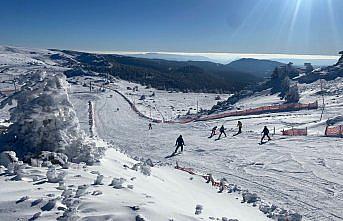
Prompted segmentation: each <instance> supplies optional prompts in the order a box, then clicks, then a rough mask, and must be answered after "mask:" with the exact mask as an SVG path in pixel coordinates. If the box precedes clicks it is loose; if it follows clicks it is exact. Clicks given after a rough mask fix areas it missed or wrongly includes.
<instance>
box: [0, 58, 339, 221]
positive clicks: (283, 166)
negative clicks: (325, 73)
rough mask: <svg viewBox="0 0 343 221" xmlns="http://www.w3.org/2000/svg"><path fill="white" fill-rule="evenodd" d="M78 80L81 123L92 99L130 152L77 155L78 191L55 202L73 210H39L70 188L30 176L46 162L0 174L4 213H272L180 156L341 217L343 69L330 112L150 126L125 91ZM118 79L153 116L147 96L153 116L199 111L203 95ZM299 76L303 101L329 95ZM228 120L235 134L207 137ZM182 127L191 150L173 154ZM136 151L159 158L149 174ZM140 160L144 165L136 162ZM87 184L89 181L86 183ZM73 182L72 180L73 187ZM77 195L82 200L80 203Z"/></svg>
mask: <svg viewBox="0 0 343 221" xmlns="http://www.w3.org/2000/svg"><path fill="white" fill-rule="evenodd" d="M12 68H13V70H15V71H14V73H15V74H22V73H26V72H29V71H32V67H30V68H29V69H28V68H26V67H25V68H24V67H23V66H22V64H21V63H18V65H17V66H15V67H12ZM35 68H41V67H35ZM50 68H52V67H50ZM56 69H59V70H61V69H62V68H61V67H56ZM74 80H76V81H77V84H76V85H72V87H71V88H70V91H68V92H69V97H70V101H71V103H72V104H73V106H74V108H75V110H76V114H77V117H78V118H79V122H80V127H81V128H82V129H84V130H85V131H88V128H89V125H88V101H92V102H93V104H94V110H95V116H94V119H95V128H94V129H95V130H96V134H97V136H98V137H97V138H98V139H104V140H105V141H106V142H108V143H110V145H111V146H114V147H116V148H118V149H120V150H121V151H123V152H125V153H126V154H127V155H125V154H123V153H120V152H118V151H116V150H114V149H112V148H110V149H108V150H107V152H106V154H105V157H104V158H103V159H102V160H101V163H100V164H99V165H94V166H90V167H88V166H83V165H77V164H72V165H70V167H69V169H68V174H67V175H66V177H65V179H64V182H65V186H66V187H67V190H66V192H65V194H64V195H68V194H71V195H72V197H71V198H70V197H69V198H68V197H64V196H62V198H61V199H57V202H56V203H57V205H61V202H62V201H63V198H66V199H64V201H67V202H68V203H65V204H63V205H61V207H66V206H65V205H67V204H68V205H69V207H68V209H67V210H66V211H65V212H64V211H62V210H58V209H57V208H56V207H54V208H53V209H52V210H50V211H42V210H41V207H42V206H43V205H45V204H46V203H48V202H49V200H53V199H56V198H57V197H61V194H62V190H58V189H56V187H58V186H59V185H60V184H58V183H55V184H53V183H48V182H43V183H41V184H37V185H33V183H36V182H39V181H34V182H33V181H30V179H31V180H33V178H34V179H35V180H37V179H38V180H39V179H45V175H46V172H47V168H28V169H24V174H26V175H25V176H26V178H25V176H24V180H22V181H10V180H9V177H6V176H0V182H1V184H0V185H1V186H2V187H4V188H2V189H1V190H0V194H1V195H2V196H4V197H3V198H1V199H0V209H1V210H0V213H1V216H2V217H4V218H3V219H4V220H12V219H13V218H14V219H15V218H19V217H21V218H22V217H25V218H30V217H32V216H33V215H34V214H39V212H41V214H39V216H40V217H39V219H41V220H51V219H56V217H58V216H62V214H63V213H64V214H65V216H70V214H74V215H77V216H79V217H81V218H85V219H86V218H87V219H94V220H105V219H110V218H113V219H115V220H134V219H135V217H137V216H138V215H139V216H140V217H143V218H145V219H147V220H169V219H171V218H173V219H174V220H200V219H203V220H208V219H209V217H215V218H220V219H221V217H227V218H236V219H238V220H268V219H267V218H266V215H264V214H263V213H261V212H259V211H258V208H254V207H252V206H251V204H245V203H244V204H241V200H242V195H238V194H237V193H231V194H228V193H225V191H224V192H223V193H218V189H216V188H213V187H211V186H210V185H209V184H206V183H205V182H204V180H203V178H200V177H198V176H194V175H189V174H187V173H184V172H181V171H178V170H175V169H174V168H173V167H171V166H172V165H175V163H176V161H177V162H178V163H179V165H181V166H185V167H192V168H194V169H196V170H197V171H199V172H202V173H211V174H213V176H214V177H215V178H216V179H217V180H219V179H221V178H226V180H227V182H228V183H229V184H236V185H237V186H236V187H239V189H241V190H245V189H247V190H249V194H245V198H246V200H252V199H254V197H255V195H253V194H254V193H256V194H257V196H258V197H260V198H261V199H263V200H264V201H266V202H270V203H272V204H275V205H277V206H278V209H277V210H279V209H280V208H285V209H292V210H294V211H295V212H299V213H300V214H302V215H303V216H304V217H303V220H321V221H329V220H330V221H331V220H342V219H343V211H342V208H343V203H342V202H343V201H342V193H343V174H342V171H343V163H342V161H343V154H342V145H341V142H342V139H341V138H328V137H324V136H323V135H324V130H325V127H326V120H327V119H329V118H334V117H337V116H339V115H342V108H343V107H342V105H343V102H342V101H343V100H342V98H343V96H342V95H343V94H342V86H343V80H342V79H341V78H339V79H336V80H335V81H330V82H324V88H325V90H326V91H327V92H328V93H327V94H326V95H325V104H326V105H325V110H324V115H323V120H322V121H319V119H320V115H321V109H318V110H302V111H297V112H284V113H271V114H262V115H251V116H241V117H230V118H225V119H220V120H213V121H206V122H192V123H189V124H167V123H161V124H153V129H152V130H148V123H149V121H148V120H146V119H144V118H141V117H139V116H138V115H137V114H136V113H134V112H133V111H132V110H131V108H130V106H129V104H128V103H127V102H126V101H125V100H124V99H123V98H122V97H121V96H120V95H118V94H117V93H115V92H113V91H110V90H106V92H102V93H100V92H95V91H94V92H89V88H88V87H83V86H82V84H83V83H84V82H87V81H88V79H85V78H81V77H80V78H75V79H74ZM93 80H97V79H93ZM98 80H99V79H98ZM111 86H112V87H113V88H116V89H118V90H119V91H121V92H122V93H124V94H125V95H126V96H127V97H128V98H129V99H131V100H132V101H135V103H136V104H137V106H138V109H139V110H140V111H142V112H143V113H145V114H146V115H147V116H149V115H150V108H149V105H150V106H153V107H155V109H154V108H153V109H152V117H155V118H159V119H162V118H165V119H172V118H175V117H176V115H178V114H181V113H185V112H187V111H188V110H189V107H192V108H193V111H194V108H196V100H197V96H199V95H198V94H192V93H168V92H166V91H158V90H154V89H145V88H144V86H140V85H138V87H139V90H138V91H137V92H136V91H135V92H133V91H129V90H127V89H126V87H127V86H130V87H133V86H136V85H135V84H133V83H130V82H125V81H122V80H118V81H116V82H114V84H112V85H111ZM298 86H299V90H300V93H301V94H300V95H301V97H300V102H304V103H307V102H313V101H315V100H318V101H319V103H321V95H320V94H318V93H317V92H318V91H319V90H320V82H314V83H312V84H308V85H306V84H299V85H298ZM153 92H155V97H154V98H153V100H150V99H151V98H150V97H149V95H151V94H152V93H153ZM129 93H131V94H135V95H130V94H129ZM143 94H144V95H146V100H144V101H139V100H138V99H139V97H140V96H141V95H143ZM215 96H216V95H215V94H212V95H209V94H202V95H200V97H201V98H199V106H200V107H202V108H207V107H210V106H211V105H213V104H215V103H216V101H215V99H214V97H215ZM220 96H222V98H226V97H225V96H229V95H220ZM201 99H203V100H201ZM200 100H201V101H200ZM153 101H155V102H153ZM278 102H280V100H279V98H278V97H276V96H271V95H268V93H267V92H265V93H263V94H261V95H259V96H255V97H251V98H246V99H243V100H242V101H240V102H239V103H238V104H237V107H240V108H251V107H257V106H261V105H270V104H276V103H278ZM138 103H142V104H138ZM171 106H173V107H174V111H172V108H171ZM118 108H119V111H118V110H117V109H118ZM182 109H183V110H184V111H182ZM177 110H179V112H177ZM7 112H8V109H4V110H1V111H0V116H1V118H2V119H6V118H7V119H8V117H7V115H8V114H7ZM162 116H163V117H162ZM238 120H240V121H242V123H243V133H242V134H240V135H238V136H234V137H233V136H232V135H233V134H234V133H235V132H236V130H237V128H236V125H237V121H238ZM222 124H224V125H225V127H226V128H228V130H227V134H228V137H227V138H223V139H221V140H218V141H215V140H214V138H213V139H209V138H208V136H209V133H210V130H211V129H212V127H213V126H215V125H217V126H220V125H222ZM264 125H267V126H268V127H269V129H270V130H271V131H272V132H273V131H274V127H275V132H276V134H275V135H274V136H273V137H272V141H270V142H268V143H266V144H264V145H258V142H259V139H260V132H261V131H262V129H263V126H264ZM290 127H295V128H305V127H307V128H308V134H309V136H306V137H285V136H281V133H280V131H281V130H282V129H288V128H290ZM180 134H182V136H183V137H184V140H185V143H186V146H185V152H184V153H183V154H181V155H178V156H176V157H172V158H168V159H166V158H165V157H166V156H168V155H170V154H171V153H172V152H173V150H174V144H175V140H176V138H177V137H178V136H179V135H180ZM135 156H137V158H138V159H140V158H144V159H148V158H150V159H151V160H152V161H153V164H154V165H155V166H154V167H151V168H150V167H149V169H150V170H151V171H150V172H151V174H150V176H149V173H142V171H141V169H137V171H136V170H132V169H130V168H133V166H134V165H135V164H137V163H138V164H139V165H144V162H137V161H135V160H133V159H132V158H134V157H135ZM123 165H126V166H125V167H124V166H123ZM136 167H137V168H138V165H137V166H136ZM57 170H62V169H60V168H58V169H57ZM99 174H100V175H103V176H104V177H103V180H102V182H103V183H104V185H100V184H98V185H92V184H94V181H96V180H97V177H98V175H99ZM13 176H14V175H13ZM27 177H29V178H30V179H29V178H27ZM120 178H122V179H121V181H123V182H122V184H121V185H122V187H123V188H121V189H116V188H113V187H112V186H109V184H111V182H112V180H113V179H116V181H118V179H119V180H120ZM190 178H192V179H190ZM121 181H120V182H121ZM13 183H20V185H13ZM71 185H72V186H71ZM83 185H87V188H84V187H86V186H83ZM79 186H81V187H80V191H81V190H82V191H83V190H85V191H84V192H83V193H82V195H83V194H85V195H83V196H80V197H78V198H74V196H75V193H76V191H77V189H78V187H79ZM38 188H41V189H38ZM70 188H71V189H73V190H72V191H71V192H70V191H69V192H68V189H70ZM62 189H63V188H62ZM80 191H79V193H81V192H80ZM51 194H54V195H51ZM26 195H27V196H29V199H27V200H25V201H23V202H21V203H18V204H15V201H16V200H18V199H20V198H21V197H23V196H26ZM236 197H237V198H238V200H237V199H236ZM37 199H43V202H41V203H40V204H39V206H33V207H31V204H30V202H31V201H32V202H33V201H34V200H37ZM74 204H75V205H77V207H76V209H77V210H76V211H75V207H73V205H74ZM197 205H199V206H201V207H202V208H203V209H202V212H201V214H200V215H195V211H196V207H197ZM271 207H273V206H271V205H270V206H269V207H268V206H265V205H264V204H263V205H262V206H261V208H260V209H262V210H266V211H267V210H269V209H270V208H271ZM138 208H139V209H138ZM198 208H199V207H198ZM14 211H15V212H14ZM56 213H58V214H56ZM37 216H38V215H37ZM223 220H224V219H223Z"/></svg>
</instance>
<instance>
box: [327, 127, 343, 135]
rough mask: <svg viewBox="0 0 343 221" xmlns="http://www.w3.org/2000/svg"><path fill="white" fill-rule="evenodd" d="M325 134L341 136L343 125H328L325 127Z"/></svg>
mask: <svg viewBox="0 0 343 221" xmlns="http://www.w3.org/2000/svg"><path fill="white" fill-rule="evenodd" d="M325 136H327V137H343V125H339V126H335V127H329V126H327V127H326V129H325Z"/></svg>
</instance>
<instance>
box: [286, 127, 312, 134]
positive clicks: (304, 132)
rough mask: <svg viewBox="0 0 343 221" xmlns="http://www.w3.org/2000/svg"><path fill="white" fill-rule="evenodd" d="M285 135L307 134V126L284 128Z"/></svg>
mask: <svg viewBox="0 0 343 221" xmlns="http://www.w3.org/2000/svg"><path fill="white" fill-rule="evenodd" d="M282 135H284V136H307V127H306V128H305V129H296V128H292V129H289V130H282Z"/></svg>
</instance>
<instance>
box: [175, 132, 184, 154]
mask: <svg viewBox="0 0 343 221" xmlns="http://www.w3.org/2000/svg"><path fill="white" fill-rule="evenodd" d="M184 145H185V142H184V141H183V138H182V135H180V136H179V137H178V138H177V139H176V143H175V146H176V149H175V151H174V154H176V153H177V150H178V149H179V147H181V152H183V146H184Z"/></svg>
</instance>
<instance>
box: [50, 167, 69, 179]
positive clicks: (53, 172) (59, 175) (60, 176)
mask: <svg viewBox="0 0 343 221" xmlns="http://www.w3.org/2000/svg"><path fill="white" fill-rule="evenodd" d="M66 175H67V173H66V172H65V171H61V172H59V173H58V172H57V171H56V168H55V167H54V166H51V167H49V169H48V171H47V173H46V177H47V179H48V182H49V183H59V182H63V180H64V177H65V176H66Z"/></svg>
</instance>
